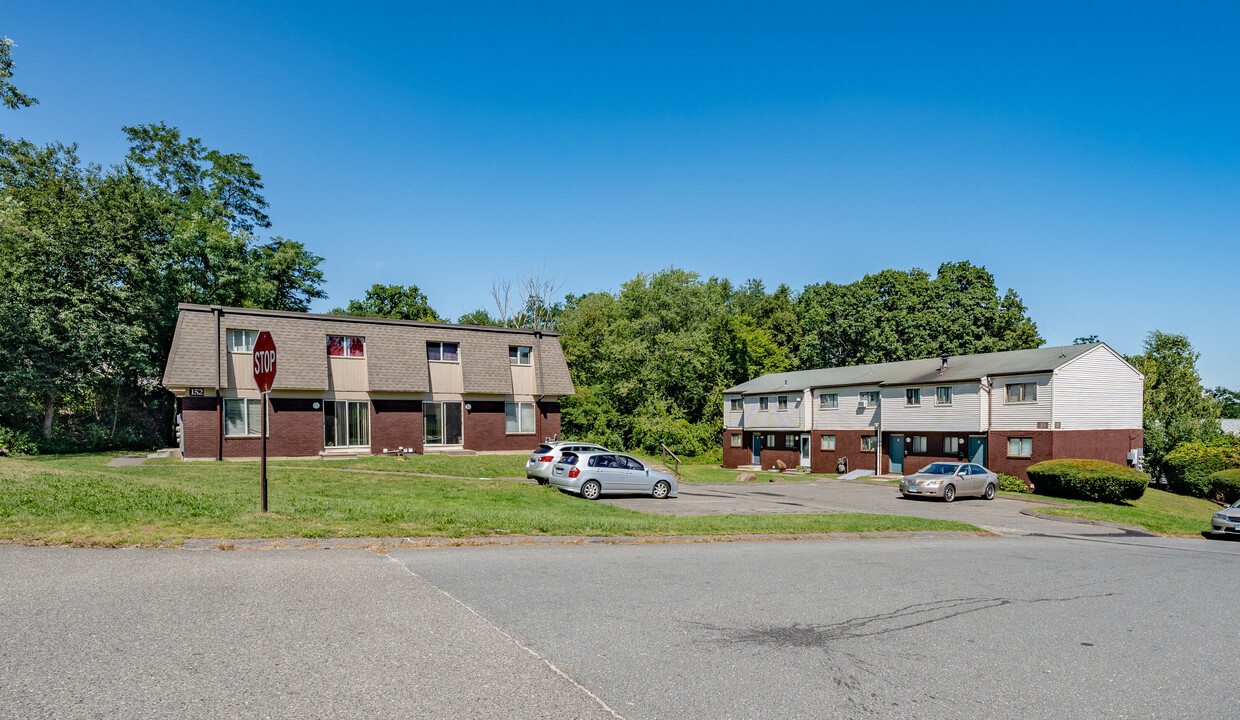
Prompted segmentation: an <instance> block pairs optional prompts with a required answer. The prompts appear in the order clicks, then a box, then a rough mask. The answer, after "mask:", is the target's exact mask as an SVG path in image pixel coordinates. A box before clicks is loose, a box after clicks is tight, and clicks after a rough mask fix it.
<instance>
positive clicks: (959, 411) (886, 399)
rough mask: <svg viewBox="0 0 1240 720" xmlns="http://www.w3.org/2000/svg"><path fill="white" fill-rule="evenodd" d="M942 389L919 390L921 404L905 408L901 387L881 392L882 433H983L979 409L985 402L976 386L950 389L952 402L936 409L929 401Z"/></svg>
mask: <svg viewBox="0 0 1240 720" xmlns="http://www.w3.org/2000/svg"><path fill="white" fill-rule="evenodd" d="M941 387H948V386H945V385H924V386H920V387H919V388H918V389H919V390H920V393H919V394H920V396H921V404H920V405H906V404H905V399H906V398H907V390H909V388H904V387H889V388H883V430H884V431H886V430H890V431H891V432H958V433H962V434H964V433H975V432H982V431H983V430H985V427H984V426H983V424H982V412H981V409H980V406H981V404H982V402H983V400H984V398H985V396H984V394H983V393H982V391H981V385H980V384H979V383H975V382H973V383H956V384H953V385H951V386H950V387H951V394H952V402H951V404H950V405H939V404H937V403H934V402H931V401H930V398H937V397H938V388H941Z"/></svg>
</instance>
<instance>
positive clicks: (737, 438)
mask: <svg viewBox="0 0 1240 720" xmlns="http://www.w3.org/2000/svg"><path fill="white" fill-rule="evenodd" d="M742 440H743V438H742V437H741V434H740V433H732V447H740V446H741V441H742Z"/></svg>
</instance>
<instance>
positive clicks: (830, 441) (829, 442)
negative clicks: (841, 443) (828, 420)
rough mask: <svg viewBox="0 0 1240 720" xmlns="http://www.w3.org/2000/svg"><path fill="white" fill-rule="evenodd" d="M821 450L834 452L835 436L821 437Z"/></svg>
mask: <svg viewBox="0 0 1240 720" xmlns="http://www.w3.org/2000/svg"><path fill="white" fill-rule="evenodd" d="M822 449H823V450H834V449H835V436H834V435H823V436H822Z"/></svg>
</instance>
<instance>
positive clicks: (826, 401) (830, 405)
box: [818, 393, 840, 410]
mask: <svg viewBox="0 0 1240 720" xmlns="http://www.w3.org/2000/svg"><path fill="white" fill-rule="evenodd" d="M839 406H840V396H839V395H837V394H835V393H823V394H822V395H820V396H819V397H818V407H820V408H822V409H823V410H835V409H836V408H838V407H839Z"/></svg>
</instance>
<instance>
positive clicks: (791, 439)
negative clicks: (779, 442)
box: [784, 435, 801, 450]
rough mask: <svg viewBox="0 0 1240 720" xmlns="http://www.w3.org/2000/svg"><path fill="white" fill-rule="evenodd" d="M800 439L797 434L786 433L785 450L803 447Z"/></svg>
mask: <svg viewBox="0 0 1240 720" xmlns="http://www.w3.org/2000/svg"><path fill="white" fill-rule="evenodd" d="M799 440H800V438H798V437H797V436H796V435H785V436H784V449H785V450H796V449H797V448H799V447H801V443H800V442H798V441H799Z"/></svg>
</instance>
